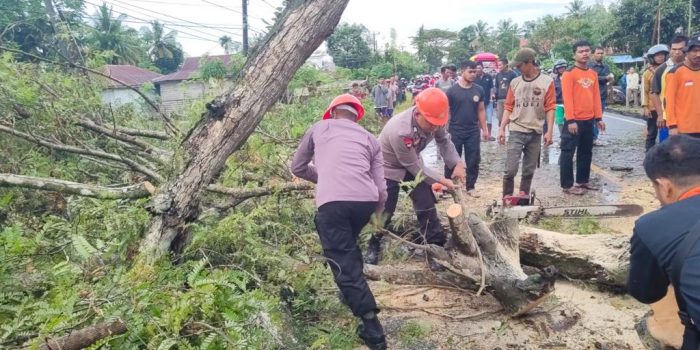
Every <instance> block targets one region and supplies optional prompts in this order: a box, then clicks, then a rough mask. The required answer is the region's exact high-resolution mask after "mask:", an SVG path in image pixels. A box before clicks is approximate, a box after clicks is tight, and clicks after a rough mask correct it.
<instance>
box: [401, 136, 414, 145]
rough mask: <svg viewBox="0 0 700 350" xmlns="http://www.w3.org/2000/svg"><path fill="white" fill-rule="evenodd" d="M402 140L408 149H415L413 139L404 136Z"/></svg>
mask: <svg viewBox="0 0 700 350" xmlns="http://www.w3.org/2000/svg"><path fill="white" fill-rule="evenodd" d="M401 139H402V140H403V144H404V145H406V148H411V147H413V138H411V137H407V136H404V137H402V138H401Z"/></svg>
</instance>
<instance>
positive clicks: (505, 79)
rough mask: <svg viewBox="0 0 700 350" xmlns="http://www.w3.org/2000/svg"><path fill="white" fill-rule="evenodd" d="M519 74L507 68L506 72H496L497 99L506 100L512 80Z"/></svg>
mask: <svg viewBox="0 0 700 350" xmlns="http://www.w3.org/2000/svg"><path fill="white" fill-rule="evenodd" d="M517 76H518V75H517V74H515V72H513V71H512V70H510V69H509V70H507V71H506V72H505V73H504V72H498V74H496V81H495V85H496V99H497V100H505V99H506V96H508V87H509V86H510V81H511V80H513V79H515V78H516V77H517Z"/></svg>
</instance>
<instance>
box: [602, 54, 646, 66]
mask: <svg viewBox="0 0 700 350" xmlns="http://www.w3.org/2000/svg"><path fill="white" fill-rule="evenodd" d="M610 58H611V59H612V61H613V63H615V64H624V63H639V62H644V58H643V57H632V55H613V56H610Z"/></svg>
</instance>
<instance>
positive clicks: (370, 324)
mask: <svg viewBox="0 0 700 350" xmlns="http://www.w3.org/2000/svg"><path fill="white" fill-rule="evenodd" d="M361 319H362V324H361V325H359V326H357V336H358V337H360V338H361V339H362V340H363V341H364V342H365V345H367V347H368V348H370V350H386V348H387V347H386V337H385V336H384V329H383V328H382V324H381V323H379V319H378V318H377V314H376V313H374V312H368V313H366V314H364V315H363V316H362V318H361Z"/></svg>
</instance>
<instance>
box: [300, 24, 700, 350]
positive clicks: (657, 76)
mask: <svg viewBox="0 0 700 350" xmlns="http://www.w3.org/2000/svg"><path fill="white" fill-rule="evenodd" d="M603 55H604V50H603V49H602V48H595V47H593V46H591V44H590V43H588V42H587V41H585V40H582V41H578V42H576V43H574V44H573V45H572V58H573V64H572V65H571V66H569V65H568V64H567V62H566V61H564V60H559V61H556V62H555V63H554V66H553V67H552V72H551V74H547V73H546V72H543V71H542V68H541V67H540V62H539V60H538V59H537V55H536V52H535V51H534V50H532V49H529V48H522V49H520V50H519V51H518V52H517V54H516V55H515V57H514V59H513V60H512V61H511V62H508V61H507V60H506V59H505V58H501V59H500V61H499V62H498V66H497V67H498V72H496V73H495V74H494V75H490V74H489V73H486V72H485V71H484V67H483V64H480V63H478V62H473V61H469V60H466V61H464V62H462V63H461V64H460V67H459V69H457V67H456V66H454V65H446V66H444V67H442V68H441V70H440V74H439V75H438V76H429V77H419V78H417V79H416V81H413V82H412V84H411V85H412V91H411V92H412V93H415V90H414V89H415V87H416V86H419V89H420V91H419V92H417V93H415V96H414V98H413V105H412V106H411V107H409V108H408V109H407V110H405V111H402V112H400V113H399V114H397V115H395V116H394V115H393V112H394V107H395V105H396V103H397V102H398V100H399V98H400V97H399V96H400V95H401V94H402V93H405V90H406V89H407V88H408V85H407V84H406V81H405V80H400V79H396V78H395V77H394V78H390V79H380V80H379V82H378V83H377V85H376V86H374V87H373V89H372V91H371V93H370V97H371V99H372V101H373V102H374V105H375V113H376V115H377V116H378V117H380V118H382V119H384V120H385V122H386V123H385V125H384V127H383V129H382V131H381V133H380V135H379V137H378V138H377V137H375V136H374V135H372V134H371V133H369V132H367V131H366V130H365V129H364V128H362V127H361V126H360V125H359V124H358V123H357V122H358V121H360V119H361V118H362V117H363V116H364V114H365V111H364V108H363V106H362V103H361V101H360V99H359V98H362V97H365V96H363V95H359V96H358V91H359V90H357V89H355V87H353V90H352V91H351V93H350V94H344V95H341V96H338V97H337V98H336V99H334V100H333V102H332V103H331V104H330V106H329V107H328V109H327V110H326V112H325V114H324V115H323V120H322V121H319V122H317V123H316V124H314V125H313V126H312V127H311V128H310V129H309V130H308V131H307V133H306V134H305V135H304V137H303V139H302V140H301V143H300V145H299V148H298V149H297V152H296V154H295V156H294V160H293V163H292V172H293V173H294V174H295V175H296V176H298V177H300V178H303V179H306V180H308V181H311V182H314V183H316V184H317V187H316V205H317V209H318V211H317V214H316V217H315V223H316V228H317V231H318V234H319V237H320V241H321V245H322V247H323V252H324V255H325V256H326V257H327V259H328V261H329V267H330V269H331V271H332V273H333V276H334V278H335V281H336V283H337V285H338V288H339V290H340V294H341V296H342V298H341V300H343V301H344V302H345V303H346V304H347V305H348V306H349V307H350V309H351V310H352V312H353V313H354V314H355V315H356V316H357V317H359V318H360V319H361V321H362V323H361V324H360V326H359V327H358V331H357V332H358V335H359V336H360V337H361V338H362V339H363V340H364V341H365V343H366V344H367V345H368V347H370V349H386V339H385V335H384V331H383V328H382V325H381V323H380V322H379V320H378V317H377V313H378V312H379V308H378V306H377V304H376V302H375V300H374V297H373V295H372V292H371V290H370V289H369V287H368V285H367V282H366V281H365V279H364V277H363V275H362V270H363V255H362V252H361V250H360V248H359V245H358V242H357V239H358V235H359V233H360V231H361V230H362V228H363V227H364V226H365V225H366V224H367V223H368V222H369V221H370V219H371V218H372V216H373V215H374V217H375V218H376V222H377V224H376V226H377V234H375V235H373V236H372V238H371V239H370V241H369V245H368V250H367V253H366V254H365V259H364V260H365V262H366V263H371V264H377V263H378V260H379V253H380V249H379V248H380V243H381V237H382V232H384V231H385V230H387V229H389V228H390V226H389V224H390V221H391V218H392V215H393V214H394V212H395V210H396V206H397V201H398V197H399V193H400V192H401V191H406V192H408V195H409V197H410V199H411V201H412V204H413V207H414V210H415V213H416V216H417V218H418V223H419V225H420V232H421V233H422V234H423V237H421V240H422V243H427V244H434V245H438V246H443V245H444V244H445V242H446V234H445V232H444V230H443V227H442V225H441V224H440V221H439V218H438V215H437V210H436V207H435V203H436V199H435V195H434V193H433V188H432V187H433V185H434V184H440V185H441V186H443V187H445V188H447V189H454V188H455V186H456V182H455V181H456V180H459V181H460V182H462V183H464V186H466V190H467V194H468V195H469V196H472V197H479V194H478V193H477V192H476V182H477V179H478V176H479V163H480V160H481V156H480V152H481V151H480V144H481V142H487V141H490V140H495V139H496V138H492V136H491V131H492V130H491V127H492V123H493V122H494V121H497V123H498V124H497V125H498V133H497V135H498V138H497V140H498V142H499V143H501V144H505V145H506V150H505V158H506V161H505V170H504V174H503V190H502V199H503V202H504V205H508V204H513V203H516V202H517V201H515V200H517V199H518V198H521V197H526V196H528V195H529V193H530V187H531V184H532V179H533V176H534V173H535V170H536V167H537V164H538V162H539V158H540V152H541V148H542V147H543V146H544V147H547V146H549V145H551V144H552V142H553V137H554V133H553V131H554V128H555V125H556V126H558V128H559V131H560V141H559V147H560V148H561V155H560V160H559V167H560V169H559V170H560V179H559V180H560V185H561V188H562V191H563V193H564V194H567V195H574V196H580V195H584V194H585V193H586V192H587V191H595V190H597V189H598V188H597V187H596V186H594V185H593V184H592V183H591V182H590V173H591V162H592V149H593V145H594V143H595V140H596V138H597V134H598V132H599V131H605V128H606V125H605V123H604V121H603V116H604V115H603V111H604V110H605V107H606V102H607V101H606V100H607V99H606V97H607V93H606V91H607V86H608V85H609V84H610V83H611V82H612V81H613V76H612V75H611V74H610V69H609V67H607V66H606V65H605V64H604V63H603ZM647 56H648V58H649V67H648V68H646V70H645V71H644V73H643V75H642V79H641V86H640V91H642V92H643V94H642V99H641V100H642V101H641V102H642V105H643V106H644V108H645V112H644V113H645V116H646V117H647V118H648V121H649V122H648V123H647V126H648V134H649V136H648V138H647V144H646V150H647V154H646V158H645V161H644V168H645V170H646V173H647V175H648V177H649V178H650V179H651V181H652V184H653V187H654V189H655V192H656V196H657V198H658V199H659V201H660V202H661V204H662V208H661V209H659V210H657V211H654V212H652V213H649V214H647V215H644V216H643V217H641V218H640V219H639V221H638V222H637V225H636V226H635V230H634V235H633V237H632V248H631V258H630V259H631V271H630V276H629V283H628V288H629V293H630V294H631V295H633V296H634V297H635V298H637V299H638V300H640V301H642V302H646V303H650V302H654V301H657V300H659V299H660V298H661V297H663V296H664V295H665V294H666V288H667V286H668V285H669V283H671V284H673V285H674V287H675V288H676V295H677V298H678V303H679V306H680V311H681V312H680V316H681V319H682V320H683V322H684V324H685V325H686V333H685V337H684V345H683V349H693V350H697V349H698V346H700V328H698V322H697V320H700V293H699V292H698V291H700V246H697V245H696V244H695V243H696V242H697V241H698V240H699V238H698V237H700V224H696V222H698V219H697V213H698V212H700V139H698V138H700V109H698V108H695V106H694V105H693V103H694V102H696V101H700V34H696V35H695V36H693V37H692V38H686V37H681V36H679V37H677V38H675V39H674V40H673V41H672V42H671V49H670V50H669V49H668V48H667V47H665V46H663V45H662V46H658V45H657V46H654V47H652V48H650V49H649V51H648V55H647ZM668 56H670V59H668V60H667V58H668ZM426 78H427V80H426ZM358 97H359V98H358ZM494 107H495V108H494ZM494 111H495V114H496V116H495V120H494V116H493V114H494ZM659 127H668V128H669V130H670V134H672V135H678V136H672V137H671V138H670V139H669V140H666V141H665V142H662V143H660V144H659V145H656V146H655V145H654V144H655V143H656V133H657V129H658V128H659ZM433 141H434V142H435V143H436V145H437V149H438V152H439V155H440V156H441V157H442V159H443V160H444V163H445V169H444V173H443V172H440V171H436V170H435V169H431V168H430V167H428V166H426V164H424V162H423V160H422V158H421V155H420V153H421V151H423V150H424V149H425V148H426V146H427V145H428V144H429V143H431V142H433ZM574 156H575V165H576V166H575V169H576V171H575V172H574ZM521 164H522V173H521V181H520V187H519V192H518V194H515V195H514V191H515V189H514V187H515V181H514V179H515V177H516V175H517V173H518V170H519V168H520V167H521ZM416 180H417V182H416ZM409 181H412V182H413V183H414V184H415V186H411V187H408V186H405V185H403V184H405V183H406V182H409ZM514 199H515V200H514ZM382 227H383V228H382ZM696 246H697V247H696ZM693 247H695V248H693ZM679 256H680V257H681V258H679ZM679 259H680V260H679ZM427 261H428V266H429V268H430V269H431V270H433V271H442V270H444V267H442V266H441V265H440V264H439V263H438V262H437V261H436V260H434V259H433V257H431V256H430V255H428V256H427Z"/></svg>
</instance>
